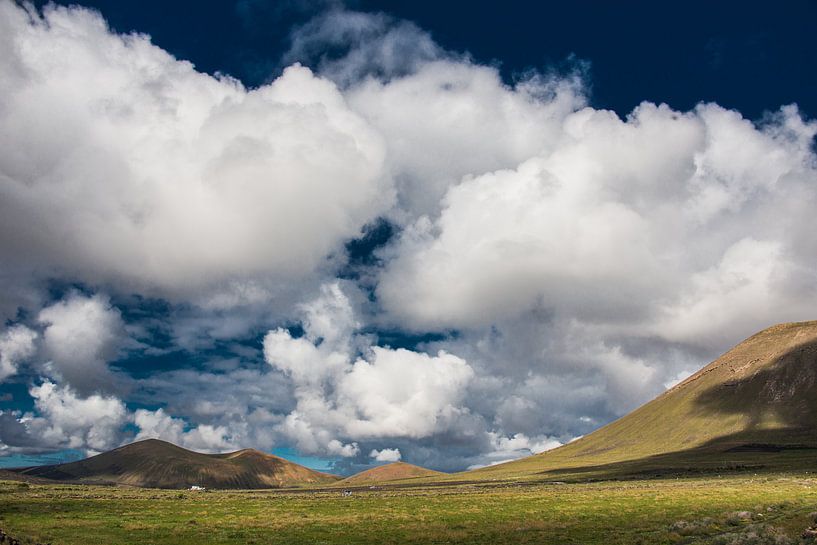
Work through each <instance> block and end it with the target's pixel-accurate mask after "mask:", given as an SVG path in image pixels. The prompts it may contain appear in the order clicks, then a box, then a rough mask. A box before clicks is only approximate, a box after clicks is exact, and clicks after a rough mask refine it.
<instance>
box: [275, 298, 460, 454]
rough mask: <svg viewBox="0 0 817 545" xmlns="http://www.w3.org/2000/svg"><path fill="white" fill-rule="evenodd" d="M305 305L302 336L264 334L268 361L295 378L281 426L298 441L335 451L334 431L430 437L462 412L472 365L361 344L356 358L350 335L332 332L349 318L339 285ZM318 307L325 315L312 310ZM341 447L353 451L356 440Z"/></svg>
mask: <svg viewBox="0 0 817 545" xmlns="http://www.w3.org/2000/svg"><path fill="white" fill-rule="evenodd" d="M327 300H328V301H329V302H327ZM306 308H307V309H308V311H307V319H306V320H305V322H304V330H305V335H304V336H303V337H299V338H293V336H292V334H291V333H290V332H289V331H286V330H284V329H276V330H273V331H270V332H269V333H268V334H267V336H266V337H265V338H264V355H265V358H266V360H267V362H268V363H269V364H270V365H272V366H273V367H275V368H277V369H279V370H281V371H283V372H284V373H286V374H287V375H288V376H289V377H290V378H291V379H292V381H293V385H294V390H295V397H296V399H297V405H296V407H295V409H294V410H293V411H292V412H291V413H290V414H289V415H288V416H287V419H286V421H285V423H284V425H283V426H282V431H283V432H284V433H285V434H288V435H289V436H290V437H291V438H292V439H293V440H295V441H296V442H297V444H298V445H299V447H300V448H302V449H304V450H306V451H310V452H320V451H322V450H323V451H326V450H327V449H328V450H330V451H334V452H340V451H339V447H340V446H341V445H342V443H340V441H339V439H338V437H341V438H343V437H347V438H355V439H360V438H374V437H413V438H422V437H427V436H430V435H432V434H434V433H436V432H438V431H441V430H445V429H446V427H447V426H449V425H451V424H452V423H453V422H454V421H456V419H457V418H458V417H459V416H460V415H462V414H464V413H467V410H465V409H464V408H463V407H461V406H460V402H461V401H462V399H463V397H464V393H465V388H466V387H467V385H468V383H469V381H470V380H471V378H472V377H473V371H472V369H471V368H470V367H469V366H468V364H467V363H466V362H465V360H463V359H461V358H459V357H457V356H454V355H452V354H448V353H446V352H444V351H440V352H439V353H438V354H437V355H436V356H430V355H428V354H425V353H418V352H413V351H410V350H405V349H396V350H394V349H391V348H385V347H379V346H364V347H363V353H362V354H361V355H360V356H359V357H357V358H355V357H354V356H355V353H354V352H351V351H350V347H351V346H353V345H354V342H353V341H352V340H350V339H349V338H348V337H337V336H334V335H332V333H334V332H336V331H338V330H344V329H345V330H346V331H347V332H350V331H351V329H349V328H348V327H346V328H344V324H345V325H346V326H348V325H349V324H351V323H353V317H352V315H351V314H350V313H349V308H350V307H349V304H348V299H347V298H346V296H345V294H344V293H343V292H342V291H341V290H340V288H339V286H338V285H330V286H326V287H324V289H323V293H322V295H321V296H320V297H319V298H318V299H317V300H316V301H314V302H312V303H310V304H309V305H307V306H306ZM316 309H324V310H327V311H328V315H329V318H327V319H318V318H317V317H315V316H313V314H314V312H315V311H316ZM325 324H333V325H332V327H330V328H328V329H325V328H324V325H325ZM327 331H328V332H329V333H330V335H329V336H327V337H323V336H322V335H321V333H322V332H324V333H325V332H327ZM317 339H320V340H321V342H319V343H318V344H316V341H317ZM357 340H358V341H360V339H357ZM331 445H334V447H332V446H331ZM345 452H347V453H348V455H352V454H356V452H357V446H356V445H355V446H354V448H349V449H347V450H346V451H345Z"/></svg>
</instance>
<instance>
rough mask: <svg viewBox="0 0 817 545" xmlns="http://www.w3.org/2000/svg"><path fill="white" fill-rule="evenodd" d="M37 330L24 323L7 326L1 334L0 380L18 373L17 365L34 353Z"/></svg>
mask: <svg viewBox="0 0 817 545" xmlns="http://www.w3.org/2000/svg"><path fill="white" fill-rule="evenodd" d="M36 339H37V332H36V331H33V330H31V329H29V328H27V327H26V326H24V325H19V324H18V325H14V326H11V327H8V328H6V330H5V331H3V333H2V335H0V381H3V380H4V379H6V378H8V377H10V376H11V375H14V374H16V373H17V366H18V365H19V364H20V362H21V361H24V360H26V359H28V358H30V357H31V356H33V355H34V352H35V350H36V347H35V345H34V341H35V340H36Z"/></svg>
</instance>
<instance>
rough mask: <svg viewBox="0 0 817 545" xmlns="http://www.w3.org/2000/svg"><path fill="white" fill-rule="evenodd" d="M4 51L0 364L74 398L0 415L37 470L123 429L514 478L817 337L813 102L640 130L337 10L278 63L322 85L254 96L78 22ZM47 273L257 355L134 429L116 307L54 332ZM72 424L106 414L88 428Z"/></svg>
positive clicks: (203, 342)
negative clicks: (380, 235) (157, 308)
mask: <svg viewBox="0 0 817 545" xmlns="http://www.w3.org/2000/svg"><path fill="white" fill-rule="evenodd" d="M0 51H2V52H3V53H4V54H3V55H0V96H2V97H3V100H2V102H0V142H2V143H3V146H0V264H1V265H0V279H2V280H3V282H2V285H3V289H2V290H0V313H2V315H3V316H4V317H8V318H12V319H13V321H14V322H15V323H16V322H18V321H19V320H18V307H19V306H23V307H25V308H26V309H28V311H29V313H28V314H26V313H25V312H23V313H19V315H20V316H26V315H27V316H30V317H33V318H32V322H31V323H29V322H26V321H25V320H23V323H20V324H18V325H15V326H12V327H11V328H9V329H6V331H5V332H4V333H3V336H2V337H0V358H1V359H0V374H2V375H4V376H5V377H8V376H10V375H11V374H13V373H15V372H16V371H17V369H18V366H19V364H20V362H21V361H24V360H31V361H32V362H33V363H34V364H35V365H37V364H38V363H39V359H40V358H39V356H40V355H42V356H43V359H44V360H50V361H51V364H49V365H46V366H43V367H41V369H42V370H43V372H44V373H46V374H47V375H49V376H51V377H52V379H53V380H54V381H57V382H56V383H52V382H46V383H45V384H43V385H42V386H38V387H36V388H32V390H31V392H32V395H33V396H35V398H36V399H35V405H36V411H35V412H34V413H31V414H28V413H26V414H23V413H13V414H12V413H8V412H6V413H4V414H2V415H0V429H2V430H3V432H2V433H3V434H4V435H3V437H4V439H3V441H4V442H6V443H7V444H11V443H9V442H8V441H6V439H5V438H8V439H9V441H11V442H14V443H15V444H18V445H21V446H20V447H19V448H23V447H22V445H24V444H25V445H30V444H31V443H32V442H34V443H37V444H42V445H46V446H47V448H57V447H59V446H65V445H81V444H84V445H89V448H92V449H95V448H97V447H94V446H90V445H91V441H93V444H94V445H97V446H99V447H100V448H101V445H103V444H116V442H117V441H120V440H124V439H125V438H127V434H125V435H122V433H123V431H122V429H123V428H122V426H125V425H126V424H127V423H130V424H135V425H136V427H137V430H138V432H137V433H138V436H139V437H148V436H157V437H162V438H165V439H168V440H172V441H175V442H180V443H182V444H184V445H185V446H189V447H191V448H197V449H201V450H219V449H226V448H234V447H238V446H260V447H262V448H271V447H272V446H273V445H276V444H282V443H285V444H294V445H295V446H297V447H298V448H299V449H300V450H301V451H303V452H304V453H319V454H325V455H331V456H335V457H338V458H342V459H343V460H344V463H348V464H355V463H363V462H364V461H365V463H371V459H373V458H374V459H377V458H378V457H393V456H396V455H398V454H399V455H400V456H401V457H405V458H407V459H410V460H412V461H413V462H415V461H416V462H417V463H422V464H425V465H432V466H434V467H439V468H446V469H461V468H463V467H466V466H468V465H472V466H476V465H485V464H490V463H498V462H500V461H503V460H507V459H511V458H515V457H519V456H523V455H526V454H530V453H535V452H541V451H543V450H544V449H546V448H550V447H552V446H556V445H558V444H559V443H564V442H567V441H569V440H571V439H572V438H573V437H575V436H578V435H582V434H585V433H588V432H590V431H592V430H593V429H594V428H596V427H598V426H600V425H602V424H604V423H606V422H608V421H610V420H611V419H613V418H615V417H617V416H620V415H621V414H623V413H625V412H627V411H628V410H631V409H632V408H634V407H635V406H637V405H638V404H640V403H642V402H644V401H646V400H648V399H649V398H650V397H651V396H653V395H655V394H657V393H658V392H660V390H661V389H662V388H664V387H665V386H666V385H670V384H673V383H674V381H676V380H678V379H680V378H681V377H683V376H684V375H686V374H688V373H689V372H690V370H694V369H696V368H699V367H700V366H701V365H703V364H705V363H707V362H708V361H709V360H710V359H712V358H713V357H714V356H717V354H718V353H719V352H721V351H722V350H724V349H726V348H728V347H729V346H731V345H733V344H734V343H735V342H737V341H739V340H740V339H742V338H744V337H746V336H747V335H749V334H751V333H753V332H754V331H756V330H758V329H761V328H763V327H765V326H767V325H770V324H771V323H774V322H778V321H790V320H799V319H811V318H813V317H814V316H813V314H812V313H813V309H814V308H815V306H817V305H815V303H817V273H815V271H817V262H815V257H814V256H817V235H815V233H814V230H813V229H811V228H810V225H811V223H812V221H811V216H812V214H813V210H814V208H815V205H817V159H816V158H815V155H814V148H813V144H814V136H815V133H817V124H815V123H814V122H810V121H807V120H804V119H803V117H802V116H801V114H800V113H799V112H798V111H797V108H796V107H795V106H785V107H783V108H781V109H780V110H779V111H777V112H774V113H771V114H769V115H768V116H767V117H766V118H764V119H762V120H759V121H750V120H747V119H744V118H743V117H742V116H741V115H740V113H738V112H735V111H731V110H727V109H724V108H722V107H720V106H718V105H716V104H700V105H698V106H697V107H695V108H694V109H692V110H691V111H688V112H679V111H675V110H673V109H671V108H670V107H668V106H666V105H656V104H652V103H644V104H642V105H640V106H638V107H637V108H636V109H635V110H633V112H631V113H630V114H629V115H627V116H626V117H625V118H621V117H620V116H619V115H617V114H616V113H614V112H610V111H604V110H598V109H595V108H592V107H588V100H587V91H586V87H585V78H586V77H587V75H586V74H584V73H583V72H582V70H581V67H579V69H578V70H576V72H574V73H567V74H555V73H554V74H531V75H528V76H525V77H521V78H520V79H519V80H518V81H517V82H515V83H513V84H509V83H507V82H505V81H503V79H502V77H501V76H500V73H499V71H498V70H497V69H496V68H495V67H490V66H483V65H479V64H478V63H476V62H474V61H473V60H471V59H469V58H468V56H467V55H461V54H453V53H451V52H448V51H445V50H443V49H442V48H441V47H439V46H438V45H437V44H436V43H434V41H433V40H432V39H431V37H430V36H429V34H428V33H427V32H424V31H423V30H422V29H419V28H418V27H416V25H413V24H411V23H406V22H401V21H396V20H394V19H392V18H390V17H388V16H386V15H371V14H362V13H355V12H351V11H348V10H342V9H329V10H328V11H327V12H326V13H325V14H323V15H321V16H320V17H318V18H316V19H315V20H313V21H312V22H311V23H309V24H307V25H305V26H304V27H303V28H301V29H300V30H298V31H296V33H295V34H294V35H293V47H292V50H291V51H290V54H289V57H288V60H289V61H293V62H294V61H296V60H300V61H303V62H305V63H307V62H308V63H311V65H312V66H313V67H314V69H315V71H314V72H313V71H312V70H310V69H308V68H306V67H305V66H302V65H298V64H294V65H292V66H290V67H289V68H287V69H286V70H284V71H283V73H282V74H281V75H280V77H278V78H277V79H275V80H274V81H272V82H271V83H270V84H268V85H264V86H262V87H260V88H258V89H246V88H245V87H244V86H243V85H242V84H241V83H239V82H237V81H235V80H233V79H231V78H229V77H226V76H218V77H212V76H209V75H206V74H201V73H199V72H197V71H195V69H194V68H193V67H192V65H190V64H189V63H187V62H184V61H180V60H177V59H174V58H173V57H172V56H170V55H168V54H167V53H166V52H164V51H162V50H161V49H159V48H158V47H156V46H154V45H152V44H151V42H150V40H149V38H148V37H146V36H142V35H138V34H131V35H127V36H122V35H116V34H114V33H112V32H111V31H110V30H109V29H108V28H107V27H106V25H105V23H104V21H103V20H102V19H101V17H100V16H99V15H97V14H95V13H94V12H91V11H88V10H84V9H81V8H61V7H47V8H45V10H44V12H43V13H42V14H38V13H35V12H33V11H26V9H24V8H21V7H19V6H17V5H15V4H13V3H10V2H5V3H0ZM770 106H772V105H770ZM376 218H385V219H386V220H387V221H389V222H391V223H390V224H391V225H394V227H395V232H396V234H395V236H394V237H393V238H392V239H391V240H389V242H388V243H387V244H385V245H384V247H381V248H379V249H378V250H377V252H376V257H377V259H372V260H371V262H368V261H367V263H366V264H365V265H361V267H362V268H366V269H367V270H365V271H363V272H361V278H365V280H364V281H361V280H358V283H359V284H360V285H359V286H358V285H355V282H356V281H355V280H354V279H353V280H349V279H348V277H347V280H343V281H341V280H337V279H335V276H336V273H337V271H338V270H341V269H342V265H343V259H344V252H343V243H344V242H345V241H347V240H349V239H350V238H354V237H357V236H358V235H360V233H361V230H362V229H363V228H364V226H365V225H366V224H367V223H369V222H371V221H373V220H375V219H376ZM2 257H6V259H2ZM50 278H58V279H66V280H68V281H69V282H79V283H80V284H84V285H86V286H90V287H91V288H92V289H97V290H101V291H104V292H105V293H110V294H112V295H115V296H119V295H121V294H123V293H124V294H131V293H136V294H138V295H139V296H146V295H147V296H158V297H162V298H165V299H168V300H169V301H170V304H171V305H174V306H172V308H173V311H172V312H169V313H168V317H167V321H168V323H167V324H163V326H166V328H167V330H168V331H170V333H169V334H168V336H169V337H170V338H171V339H172V342H173V343H175V347H176V348H180V349H184V350H188V351H190V352H191V353H194V352H196V351H197V350H201V349H202V347H206V348H207V349H212V348H213V347H215V346H221V344H223V343H227V342H230V341H231V340H233V339H236V338H239V337H241V338H243V339H244V340H246V339H247V337H248V336H251V335H252V334H254V333H259V332H262V331H268V333H267V334H266V336H265V337H264V341H263V357H264V361H265V362H266V363H265V364H264V363H262V362H261V361H259V359H260V357H261V356H260V355H259V354H255V355H254V357H248V358H247V359H245V360H241V361H237V362H234V363H230V364H229V365H228V364H227V363H225V362H224V361H223V360H222V359H220V358H201V359H202V360H206V361H205V362H204V363H202V365H204V366H205V367H206V369H204V370H201V369H198V368H196V369H193V368H188V369H179V370H174V371H162V372H156V373H154V374H152V375H151V376H148V377H143V378H140V379H139V380H134V381H133V384H134V388H133V391H132V392H131V394H130V395H132V396H133V399H135V400H136V402H141V403H143V404H144V405H143V406H151V407H157V406H161V407H165V409H157V410H152V411H149V410H145V409H140V410H139V411H136V413H133V414H130V413H128V412H127V411H125V410H124V409H123V408H122V407H123V406H122V401H121V400H118V399H117V398H112V397H105V396H104V395H102V394H100V393H99V391H105V387H106V384H107V383H108V382H110V378H111V377H110V374H109V371H108V364H109V362H110V360H111V359H112V358H114V357H115V356H116V352H117V350H118V347H119V346H121V342H122V339H123V335H124V333H123V327H124V326H123V319H122V315H121V314H120V313H119V312H118V311H117V310H116V309H115V308H114V307H113V306H111V304H110V302H109V300H108V299H107V298H105V297H104V296H102V295H97V296H93V297H89V296H84V295H81V294H78V293H74V294H71V295H69V296H68V297H67V298H66V299H65V300H63V301H60V302H56V303H54V302H50V303H45V304H44V305H45V306H46V308H44V309H42V310H40V309H41V308H42V306H43V303H42V301H43V297H44V296H43V293H44V292H43V291H42V290H39V291H38V290H37V289H36V288H37V286H41V284H42V282H44V281H45V280H46V279H50ZM318 286H322V287H321V288H320V295H319V296H318V297H312V294H314V292H315V290H317V289H318ZM368 289H373V292H371V293H370V292H368V291H366V290H368ZM118 300H119V299H117V301H118ZM191 303H192V304H191ZM295 323H297V324H300V327H290V328H286V327H283V326H284V325H290V326H292V325H293V324H295ZM259 324H263V325H261V326H260V325H259ZM128 326H129V327H132V324H128ZM37 328H39V329H37ZM35 329H36V331H35ZM149 329H150V328H145V331H147V330H149ZM40 330H41V331H40ZM429 333H439V335H428V334H429ZM407 334H416V336H409V335H407ZM37 335H40V336H41V342H35V341H36V336H37ZM389 335H391V338H395V339H397V340H398V341H401V340H402V341H405V344H404V345H401V344H400V342H397V343H395V346H396V347H390V346H385V345H386V343H385V342H381V340H380V339H379V337H381V338H387V337H388V336H389ZM220 343H221V344H220ZM35 345H41V346H42V354H37V353H35ZM399 346H406V347H408V348H406V347H403V348H400V347H399ZM409 348H410V349H409ZM253 358H254V359H253ZM198 362H199V361H198V360H197V363H198ZM261 365H264V368H263V370H260V366H261ZM46 385H48V386H47V387H46ZM83 396H84V397H83ZM69 406H76V407H77V410H78V411H79V413H80V414H84V413H83V411H85V412H89V411H90V410H91V409H90V408H92V407H97V408H98V409H99V411H100V414H109V415H111V416H110V417H109V418H108V420H107V422H109V424H105V425H103V426H102V428H101V429H99V430H97V431H96V432H93V433H92V432H91V431H90V430H91V428H93V426H94V424H93V422H92V419H90V418H84V417H82V418H80V419H79V420H78V422H79V424H78V425H77V426H76V427H71V425H70V423H69V422H68V421H67V419H66V418H64V417H63V416H62V415H63V414H65V412H66V411H65V410H63V409H60V407H69ZM120 409H121V410H120ZM122 411H124V412H122ZM100 425H101V424H100ZM117 425H119V426H120V428H116V426H117ZM35 429H36V430H42V432H43V433H44V435H43V439H42V441H39V440H36V441H35V438H36V436H35V435H33V433H34V432H33V431H32V430H35ZM117 429H118V430H119V431H117ZM48 430H50V431H48ZM46 431H48V433H45V432H46ZM38 433H39V431H38ZM131 435H132V434H131ZM92 436H93V437H92ZM100 437H107V438H108V439H106V440H101V439H99V438H100ZM38 441H39V442H38ZM384 445H385V446H387V447H388V448H384ZM26 448H29V447H26ZM367 452H368V453H369V455H368V456H367V455H366V453H367Z"/></svg>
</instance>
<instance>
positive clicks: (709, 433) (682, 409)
mask: <svg viewBox="0 0 817 545" xmlns="http://www.w3.org/2000/svg"><path fill="white" fill-rule="evenodd" d="M814 462H817V322H799V323H788V324H780V325H776V326H773V327H770V328H769V329H766V330H764V331H761V332H760V333H757V334H756V335H753V336H752V337H750V338H748V339H746V340H745V341H743V342H742V343H740V344H739V345H737V346H735V347H734V348H733V349H731V350H730V351H728V352H727V353H726V354H724V355H723V356H721V357H720V358H718V359H717V360H715V361H714V362H712V363H710V364H709V365H707V366H706V367H704V368H703V369H701V370H700V371H698V372H697V373H695V374H694V375H692V376H691V377H689V378H688V379H686V380H685V381H683V382H682V383H680V384H678V385H677V386H675V387H673V388H670V389H669V390H667V391H666V392H665V393H663V394H662V395H660V396H658V397H657V398H656V399H654V400H653V401H650V402H649V403H647V404H646V405H643V406H642V407H640V408H638V409H636V410H635V411H633V412H631V413H630V414H628V415H626V416H624V417H622V418H620V419H619V420H616V421H615V422H613V423H611V424H609V425H607V426H605V427H603V428H601V429H599V430H597V431H595V432H593V433H591V434H589V435H587V436H585V437H583V438H581V439H579V440H577V441H574V442H572V443H569V444H567V445H565V446H563V447H560V448H558V449H554V450H552V451H549V452H544V453H542V454H538V455H534V456H530V457H528V458H524V459H521V460H516V461H513V462H508V463H505V464H500V465H497V466H492V467H487V468H482V469H478V470H474V471H469V472H466V473H460V474H457V476H456V477H457V478H468V479H491V478H508V477H521V476H524V475H531V474H544V473H545V472H548V471H554V470H560V471H563V472H564V471H565V470H566V469H568V468H576V469H577V471H586V472H591V473H592V471H599V472H602V473H603V472H605V471H610V470H621V471H625V472H638V471H653V470H656V469H659V468H661V467H676V468H679V467H680V468H686V470H688V471H697V470H702V469H705V468H707V467H709V468H714V469H719V468H727V469H728V468H738V469H739V468H741V467H745V468H747V469H750V468H759V469H762V468H770V467H786V466H789V465H799V466H803V465H804V464H812V463H814ZM581 468H584V469H581Z"/></svg>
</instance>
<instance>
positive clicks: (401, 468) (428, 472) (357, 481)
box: [337, 462, 445, 486]
mask: <svg viewBox="0 0 817 545" xmlns="http://www.w3.org/2000/svg"><path fill="white" fill-rule="evenodd" d="M441 475H445V473H441V472H439V471H434V470H432V469H426V468H424V467H420V466H415V465H412V464H407V463H405V462H394V463H391V464H386V465H382V466H377V467H373V468H372V469H367V470H366V471H361V472H360V473H357V474H355V475H352V476H351V477H346V478H345V479H343V480H342V481H338V483H337V484H338V485H349V486H359V485H367V484H374V483H383V482H387V481H400V480H404V479H417V478H422V477H436V476H441Z"/></svg>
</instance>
